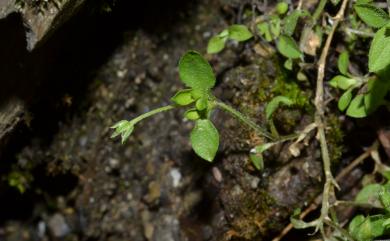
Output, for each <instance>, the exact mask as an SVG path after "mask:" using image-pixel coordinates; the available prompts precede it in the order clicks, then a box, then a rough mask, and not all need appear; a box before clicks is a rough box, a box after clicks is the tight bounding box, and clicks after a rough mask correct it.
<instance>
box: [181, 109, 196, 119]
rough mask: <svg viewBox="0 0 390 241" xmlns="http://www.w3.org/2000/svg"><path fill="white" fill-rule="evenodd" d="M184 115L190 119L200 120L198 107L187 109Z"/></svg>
mask: <svg viewBox="0 0 390 241" xmlns="http://www.w3.org/2000/svg"><path fill="white" fill-rule="evenodd" d="M184 117H185V118H187V119H189V120H199V119H200V115H199V112H198V110H196V109H190V110H187V111H186V112H185V113H184Z"/></svg>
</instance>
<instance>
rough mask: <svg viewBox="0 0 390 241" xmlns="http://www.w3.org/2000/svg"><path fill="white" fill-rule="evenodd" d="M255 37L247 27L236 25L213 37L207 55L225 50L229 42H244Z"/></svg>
mask: <svg viewBox="0 0 390 241" xmlns="http://www.w3.org/2000/svg"><path fill="white" fill-rule="evenodd" d="M252 37H253V35H252V33H251V32H250V31H249V29H248V28H247V27H246V26H245V25H240V24H234V25H231V26H229V27H228V28H227V29H225V30H223V31H222V32H221V33H219V34H218V35H216V36H214V37H212V38H211V39H210V40H209V43H208V45H207V53H209V54H216V53H219V52H221V51H222V50H223V49H224V48H225V44H226V41H227V40H235V41H237V42H244V41H247V40H248V39H250V38H252Z"/></svg>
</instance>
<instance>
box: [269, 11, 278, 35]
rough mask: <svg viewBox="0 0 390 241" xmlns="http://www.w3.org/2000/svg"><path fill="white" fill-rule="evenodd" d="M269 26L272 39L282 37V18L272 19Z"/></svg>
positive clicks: (275, 17)
mask: <svg viewBox="0 0 390 241" xmlns="http://www.w3.org/2000/svg"><path fill="white" fill-rule="evenodd" d="M269 24H270V31H271V34H272V37H273V38H278V37H279V35H280V18H279V17H277V16H274V17H272V19H271V20H270V22H269Z"/></svg>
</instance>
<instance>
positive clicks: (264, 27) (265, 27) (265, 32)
mask: <svg viewBox="0 0 390 241" xmlns="http://www.w3.org/2000/svg"><path fill="white" fill-rule="evenodd" d="M256 27H257V30H258V31H259V33H260V36H263V37H264V39H265V40H266V41H267V42H271V41H272V35H271V30H270V26H269V24H268V23H266V22H263V23H259V24H257V25H256Z"/></svg>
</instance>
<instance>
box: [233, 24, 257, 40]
mask: <svg viewBox="0 0 390 241" xmlns="http://www.w3.org/2000/svg"><path fill="white" fill-rule="evenodd" d="M228 31H229V38H230V39H233V40H236V41H238V42H242V41H246V40H248V39H250V38H252V37H253V35H252V33H251V32H250V31H249V29H248V28H247V27H246V26H245V25H240V24H234V25H231V26H230V27H229V28H228Z"/></svg>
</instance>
